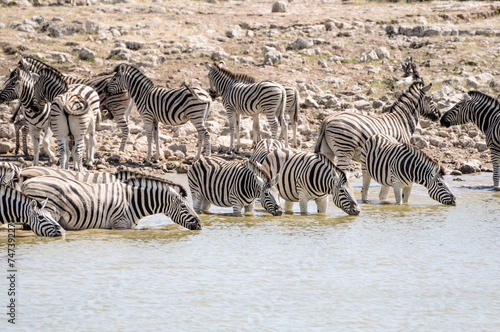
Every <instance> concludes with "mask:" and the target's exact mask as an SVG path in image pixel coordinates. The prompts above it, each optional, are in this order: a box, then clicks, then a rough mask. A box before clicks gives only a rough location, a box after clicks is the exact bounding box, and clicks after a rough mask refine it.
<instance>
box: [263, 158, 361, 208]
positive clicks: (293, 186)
mask: <svg viewBox="0 0 500 332" xmlns="http://www.w3.org/2000/svg"><path fill="white" fill-rule="evenodd" d="M262 168H263V169H264V170H265V171H268V172H269V174H271V176H273V175H275V174H278V173H279V174H281V176H280V179H279V181H278V185H277V187H278V191H279V193H280V196H281V197H283V198H284V199H285V211H291V210H292V207H293V202H299V204H300V212H301V213H307V202H308V201H310V200H315V201H316V205H317V207H318V212H321V213H322V212H325V211H326V209H327V207H328V195H329V194H332V196H333V203H334V204H335V205H336V206H337V207H339V208H340V209H342V211H344V212H345V213H347V214H349V215H358V214H359V212H360V208H359V206H358V203H357V202H356V199H355V198H354V193H353V189H352V186H351V184H350V183H349V181H348V180H347V176H346V173H345V172H344V171H343V170H341V169H340V168H338V167H337V166H336V165H335V164H334V163H333V162H331V161H330V160H329V159H328V158H327V157H326V156H324V155H323V154H321V153H320V154H314V153H305V152H295V151H292V150H290V149H276V150H274V151H272V152H271V153H270V154H269V155H268V156H267V157H266V159H265V160H264V161H263V162H262Z"/></svg>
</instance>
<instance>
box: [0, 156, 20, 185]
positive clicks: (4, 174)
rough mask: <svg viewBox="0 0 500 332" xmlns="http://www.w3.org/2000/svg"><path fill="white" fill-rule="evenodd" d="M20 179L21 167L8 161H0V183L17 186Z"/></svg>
mask: <svg viewBox="0 0 500 332" xmlns="http://www.w3.org/2000/svg"><path fill="white" fill-rule="evenodd" d="M20 180H21V169H20V168H19V167H17V166H16V165H14V164H12V163H8V162H0V184H6V185H9V186H11V187H14V188H17V187H18V185H19V184H20Z"/></svg>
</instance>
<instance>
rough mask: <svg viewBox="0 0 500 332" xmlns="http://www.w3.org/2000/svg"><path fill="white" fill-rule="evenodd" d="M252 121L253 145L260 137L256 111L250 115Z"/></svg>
mask: <svg viewBox="0 0 500 332" xmlns="http://www.w3.org/2000/svg"><path fill="white" fill-rule="evenodd" d="M252 122H253V128H252V140H253V145H254V146H255V145H256V144H257V143H258V142H260V140H261V139H262V135H261V133H260V122H259V114H258V113H257V114H255V115H254V116H252Z"/></svg>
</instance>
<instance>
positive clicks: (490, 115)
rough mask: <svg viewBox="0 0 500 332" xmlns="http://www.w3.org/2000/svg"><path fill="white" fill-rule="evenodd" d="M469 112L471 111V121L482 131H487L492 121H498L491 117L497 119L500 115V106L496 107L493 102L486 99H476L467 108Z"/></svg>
mask: <svg viewBox="0 0 500 332" xmlns="http://www.w3.org/2000/svg"><path fill="white" fill-rule="evenodd" d="M480 102H482V103H480ZM469 112H471V115H470V119H471V121H472V122H473V123H474V124H475V125H476V126H478V128H479V129H480V130H481V131H482V132H483V133H486V132H487V131H488V129H489V128H490V126H491V124H492V123H498V122H497V121H498V120H497V121H495V120H492V119H494V118H495V117H497V119H498V117H499V116H500V108H498V107H497V106H496V104H495V103H493V104H492V103H489V102H488V100H476V101H475V104H474V105H473V106H472V107H471V108H469ZM464 123H465V122H464Z"/></svg>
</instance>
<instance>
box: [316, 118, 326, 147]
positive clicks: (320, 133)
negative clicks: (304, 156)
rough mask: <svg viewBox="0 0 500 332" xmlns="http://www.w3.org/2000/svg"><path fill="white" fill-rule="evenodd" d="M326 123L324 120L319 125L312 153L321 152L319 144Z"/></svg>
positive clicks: (321, 140)
mask: <svg viewBox="0 0 500 332" xmlns="http://www.w3.org/2000/svg"><path fill="white" fill-rule="evenodd" d="M326 124H327V122H326V121H325V120H323V122H321V125H320V127H319V134H318V140H317V141H316V146H315V147H314V153H320V152H321V144H322V143H323V138H324V137H325V131H326Z"/></svg>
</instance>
